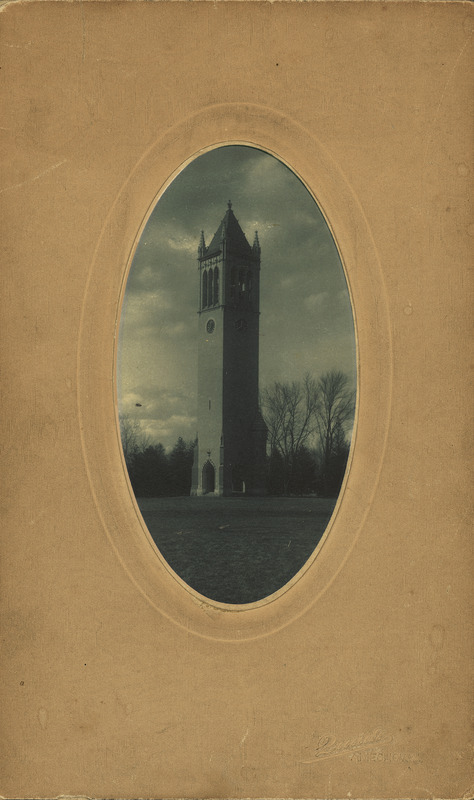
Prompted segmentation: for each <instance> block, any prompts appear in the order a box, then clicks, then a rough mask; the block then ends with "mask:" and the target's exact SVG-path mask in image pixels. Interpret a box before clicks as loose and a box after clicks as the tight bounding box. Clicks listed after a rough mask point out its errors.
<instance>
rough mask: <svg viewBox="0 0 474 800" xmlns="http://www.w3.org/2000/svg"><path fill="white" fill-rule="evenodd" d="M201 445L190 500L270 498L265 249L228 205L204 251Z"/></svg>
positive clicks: (201, 246) (201, 265) (203, 245)
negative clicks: (264, 378) (263, 351)
mask: <svg viewBox="0 0 474 800" xmlns="http://www.w3.org/2000/svg"><path fill="white" fill-rule="evenodd" d="M198 277H199V308H198V440H197V444H196V447H195V450H194V465H193V482H192V489H191V494H192V495H203V494H214V495H225V496H229V495H232V494H247V495H261V494H264V492H265V449H266V439H267V428H266V425H265V422H264V421H263V418H262V415H261V413H260V410H259V404H258V345H259V317H260V244H259V241H258V234H257V232H255V238H254V241H253V245H252V246H250V244H249V243H248V241H247V239H246V237H245V234H244V232H243V231H242V228H241V227H240V225H239V223H238V220H237V219H236V217H235V215H234V212H233V211H232V204H231V203H230V202H229V203H228V208H227V211H226V213H225V216H224V218H223V220H222V222H221V224H220V225H219V227H218V229H217V231H216V233H215V234H214V236H213V238H212V241H211V243H210V245H209V246H208V247H206V243H205V239H204V232H202V233H201V240H200V243H199V248H198Z"/></svg>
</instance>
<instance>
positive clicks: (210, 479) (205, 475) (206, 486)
mask: <svg viewBox="0 0 474 800" xmlns="http://www.w3.org/2000/svg"><path fill="white" fill-rule="evenodd" d="M215 488H216V471H215V469H214V465H213V464H211V462H210V461H206V463H205V464H204V466H203V468H202V493H203V494H210V492H214V490H215Z"/></svg>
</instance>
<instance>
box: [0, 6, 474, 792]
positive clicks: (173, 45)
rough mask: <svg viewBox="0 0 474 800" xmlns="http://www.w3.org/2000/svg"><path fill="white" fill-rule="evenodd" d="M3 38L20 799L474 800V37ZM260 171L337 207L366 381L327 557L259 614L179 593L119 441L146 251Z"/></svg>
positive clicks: (12, 9) (175, 30)
mask: <svg viewBox="0 0 474 800" xmlns="http://www.w3.org/2000/svg"><path fill="white" fill-rule="evenodd" d="M0 21H1V53H2V58H1V63H0V66H1V71H0V72H1V77H0V80H1V85H2V109H3V114H2V125H1V130H0V133H1V139H2V179H1V218H2V229H3V232H2V271H1V276H2V277H1V285H2V323H1V325H2V359H1V360H2V385H3V395H2V397H3V400H2V411H3V414H2V416H3V436H2V441H3V445H4V453H5V455H4V463H3V496H2V518H3V522H2V553H1V555H2V557H1V572H2V587H3V592H2V630H3V632H2V639H3V682H2V728H3V731H2V732H3V737H2V738H3V761H2V768H1V785H0V794H1V795H2V796H3V797H6V798H55V797H58V796H87V797H90V798H127V799H132V798H220V800H224V798H312V799H315V798H432V797H435V798H461V797H464V798H469V797H472V794H473V791H474V790H473V781H472V771H471V766H470V738H469V706H470V677H471V676H470V655H471V634H472V623H471V617H470V613H471V612H472V604H471V597H472V595H471V593H470V580H469V579H470V571H471V546H470V543H469V540H468V531H469V521H470V520H469V504H468V487H469V483H468V474H469V473H468V464H469V462H470V460H471V454H472V446H471V445H470V426H469V410H470V396H471V391H470V385H471V384H470V380H471V378H470V374H469V366H468V355H469V335H470V326H469V313H470V286H469V282H468V264H469V258H470V248H471V247H472V236H473V223H472V221H471V219H470V216H469V215H470V212H471V210H472V209H471V208H470V203H469V199H470V195H469V191H470V188H471V187H472V171H471V170H472V143H473V138H472V133H473V124H472V105H471V104H472V63H471V60H470V59H471V52H470V41H471V35H472V28H473V14H472V5H471V4H469V3H464V2H446V3H444V2H325V0H322V2H309V3H298V2H275V3H269V2H268V3H267V2H205V1H204V2H113V1H112V2H93V1H92V2H76V1H75V0H73V1H72V2H62V1H61V0H59V1H58V2H49V1H48V0H46V1H45V2H16V3H9V4H8V3H7V4H4V5H3V7H2V9H1V15H0ZM229 143H234V144H244V145H245V144H247V145H253V146H254V147H256V148H260V149H262V150H264V151H267V152H269V153H271V154H273V155H275V156H277V157H278V158H279V159H281V160H282V161H283V162H284V163H285V164H287V165H288V166H289V167H290V168H291V169H292V170H293V171H294V172H295V173H296V175H298V176H300V177H301V179H302V180H303V181H304V183H305V185H306V186H307V187H308V189H309V191H310V192H311V193H312V194H313V196H314V198H315V199H316V201H317V202H318V204H319V206H320V208H321V210H322V211H323V214H324V216H325V218H326V220H327V221H328V224H329V226H330V229H331V231H332V233H333V236H334V239H335V241H336V243H337V247H338V249H339V252H340V254H341V258H342V261H343V264H344V269H345V273H346V277H347V282H348V286H349V290H350V295H351V300H352V305H353V310H354V317H355V327H356V337H357V369H358V398H357V424H356V427H355V434H354V437H353V446H352V450H351V455H350V468H349V471H348V475H347V478H346V483H345V485H344V489H343V492H342V494H341V496H340V498H339V502H338V505H337V507H336V512H335V514H334V516H333V518H332V520H331V523H330V527H329V529H328V532H327V535H326V537H325V538H324V541H323V544H322V546H321V547H320V548H319V549H318V550H317V551H316V556H315V557H314V558H312V559H311V560H310V563H309V564H308V565H307V568H305V569H303V570H302V571H301V572H300V573H299V574H298V575H297V576H296V577H295V578H294V580H292V581H291V582H290V584H288V585H287V586H285V587H284V588H283V589H282V590H281V591H279V592H277V593H276V594H275V596H272V597H271V598H270V600H269V601H267V600H263V601H260V602H257V603H253V604H251V605H249V606H246V605H245V606H240V607H239V606H237V607H229V606H223V605H222V604H219V603H215V602H213V601H210V600H206V598H204V597H202V596H200V595H198V594H197V593H196V592H194V591H192V590H190V589H189V587H187V586H186V584H185V583H184V582H183V581H182V580H181V579H180V578H178V577H177V576H176V575H174V574H173V573H172V572H171V571H170V569H169V568H168V567H167V564H166V562H165V561H164V560H163V559H162V557H161V556H160V554H159V553H158V551H157V549H156V547H155V546H154V545H153V543H152V541H151V537H150V535H149V534H148V531H147V529H146V526H145V525H144V523H143V521H142V518H141V516H140V514H139V511H138V507H137V505H136V502H135V498H134V495H133V493H132V491H131V488H130V484H129V482H128V478H127V477H126V473H125V469H124V464H123V458H122V451H121V447H120V443H119V435H118V433H117V422H116V420H117V395H116V346H117V333H118V324H119V320H120V311H121V305H122V298H123V290H124V285H125V281H126V278H127V274H128V269H129V266H130V260H131V257H132V256H133V253H134V249H135V247H136V244H137V241H138V237H139V234H140V232H141V230H142V228H143V225H144V222H145V221H146V219H147V217H148V215H149V213H150V211H151V209H152V208H153V205H154V203H155V202H156V200H157V198H158V197H159V195H160V193H161V192H162V191H163V190H164V188H165V187H166V186H167V185H168V184H169V183H170V181H171V180H172V178H173V176H174V175H176V174H177V173H178V172H179V171H180V170H181V169H182V168H183V165H185V164H187V163H188V162H190V161H191V160H192V159H193V158H194V157H196V155H197V154H198V153H200V152H203V151H205V150H208V149H211V148H214V147H217V146H220V145H224V144H229ZM198 235H199V232H198ZM196 247H197V242H196ZM195 263H196V262H195V261H193V263H192V264H191V265H190V272H191V273H192V274H194V270H195ZM288 269H289V270H291V264H289V265H288ZM296 313H297V312H296ZM150 369H152V365H150ZM217 501H218V499H217Z"/></svg>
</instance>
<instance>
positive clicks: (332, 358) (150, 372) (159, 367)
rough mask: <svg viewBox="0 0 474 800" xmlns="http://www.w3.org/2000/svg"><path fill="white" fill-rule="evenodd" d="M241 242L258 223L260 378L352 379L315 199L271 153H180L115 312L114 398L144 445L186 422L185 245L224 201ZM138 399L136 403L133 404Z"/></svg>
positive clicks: (189, 309)
mask: <svg viewBox="0 0 474 800" xmlns="http://www.w3.org/2000/svg"><path fill="white" fill-rule="evenodd" d="M228 200H231V201H232V210H233V211H234V214H235V216H236V217H237V219H238V220H239V223H240V226H241V228H242V229H243V231H244V233H245V234H246V236H247V239H248V240H249V242H250V244H252V241H253V237H254V232H255V231H256V230H258V234H259V239H260V245H261V248H262V255H261V274H260V281H261V283H260V292H261V302H260V311H261V316H260V387H261V388H263V387H265V386H268V385H270V384H272V383H273V382H274V381H277V380H279V381H291V380H299V379H301V378H302V377H303V376H304V374H305V373H306V372H310V373H311V374H312V375H314V376H316V377H317V376H318V375H320V374H322V373H323V372H325V371H326V370H329V369H341V370H343V371H344V372H346V373H347V374H348V375H350V377H351V380H352V383H353V385H354V386H355V381H356V378H355V343H354V329H353V321H352V312H351V306H350V300H349V295H348V291H347V287H346V281H345V277H344V272H343V269H342V266H341V262H340V259H339V255H338V252H337V249H336V247H335V244H334V241H333V239H332V236H331V234H330V232H329V229H328V227H327V225H326V222H325V221H324V218H323V216H322V214H321V212H320V211H319V209H318V206H317V205H316V203H315V202H314V200H313V198H312V196H311V195H310V194H309V193H308V191H307V189H306V188H305V187H304V185H303V184H302V183H301V181H300V180H299V179H298V178H297V177H296V176H295V175H294V174H293V173H292V172H291V170H289V169H288V168H287V167H286V166H284V165H283V164H282V163H281V162H280V161H278V160H277V159H275V158H274V157H273V156H270V155H268V154H267V153H264V152H262V151H260V150H256V149H254V148H251V147H243V146H227V147H220V148H218V149H216V150H211V151H210V152H208V153H205V154H203V155H201V156H199V157H198V158H196V159H195V160H194V161H192V162H191V163H190V164H189V165H188V166H187V167H185V168H184V169H183V170H182V172H181V173H180V174H179V175H178V176H177V177H176V178H175V180H174V181H173V182H172V183H171V184H170V186H169V187H168V189H167V190H166V191H165V193H164V194H163V195H162V197H161V198H160V200H159V201H158V203H157V204H156V206H155V209H154V211H153V213H152V214H151V216H150V219H149V221H148V223H147V225H146V227H145V229H144V231H143V235H142V237H141V239H140V242H139V244H138V247H137V250H136V253H135V256H134V259H133V262H132V266H131V269H130V274H129V278H128V283H127V289H126V294H125V301H124V305H123V309H122V317H121V325H120V340H119V357H118V372H119V382H118V397H119V409H120V412H121V413H125V414H129V415H130V417H132V418H133V419H138V420H140V423H141V425H142V428H143V430H144V431H145V432H146V433H148V434H149V436H150V438H151V440H152V441H153V442H162V443H163V444H164V445H165V447H167V448H169V447H172V446H173V444H174V443H175V442H176V439H177V438H178V436H183V438H184V439H186V440H191V439H194V436H195V435H196V430H197V421H196V402H197V398H196V388H197V361H196V356H197V341H196V334H197V298H198V273H197V248H198V244H199V237H200V232H201V230H204V234H205V237H206V243H207V244H209V243H210V241H211V238H212V236H213V234H214V233H215V231H216V230H217V228H218V227H219V223H220V221H221V219H222V217H223V216H224V214H225V212H226V210H227V201H228ZM138 404H139V405H138Z"/></svg>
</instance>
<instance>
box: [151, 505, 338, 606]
mask: <svg viewBox="0 0 474 800" xmlns="http://www.w3.org/2000/svg"><path fill="white" fill-rule="evenodd" d="M138 504H139V507H140V510H141V513H142V516H143V519H144V520H145V523H146V525H147V527H148V530H149V531H150V534H151V535H152V537H153V539H154V541H155V543H156V545H157V547H158V549H159V550H160V552H161V554H162V556H163V557H164V558H165V559H166V561H167V562H168V564H169V565H170V567H171V568H172V569H173V570H174V571H175V572H176V573H177V574H178V575H179V576H180V578H182V580H184V581H185V582H186V583H187V584H188V585H189V586H191V587H192V588H193V589H195V590H196V591H198V592H199V593H200V594H203V595H204V596H205V597H208V598H209V599H211V600H216V601H218V602H221V603H239V604H240V603H252V602H255V601H256V600H261V599H262V598H264V597H268V595H269V594H272V593H273V592H276V591H277V590H278V589H280V588H281V587H282V586H284V585H285V584H286V583H288V581H289V580H290V579H291V578H292V577H293V576H294V575H295V574H296V573H297V572H298V570H300V569H301V567H302V566H303V565H304V564H305V563H306V561H307V560H308V558H309V557H310V555H311V554H312V553H313V551H314V549H315V547H316V545H317V544H318V542H319V540H320V539H321V536H322V535H323V533H324V531H325V529H326V527H327V524H328V522H329V519H330V517H331V514H332V512H333V510H334V506H335V504H336V498H330V499H327V498H288V497H264V498H247V497H156V498H138Z"/></svg>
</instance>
